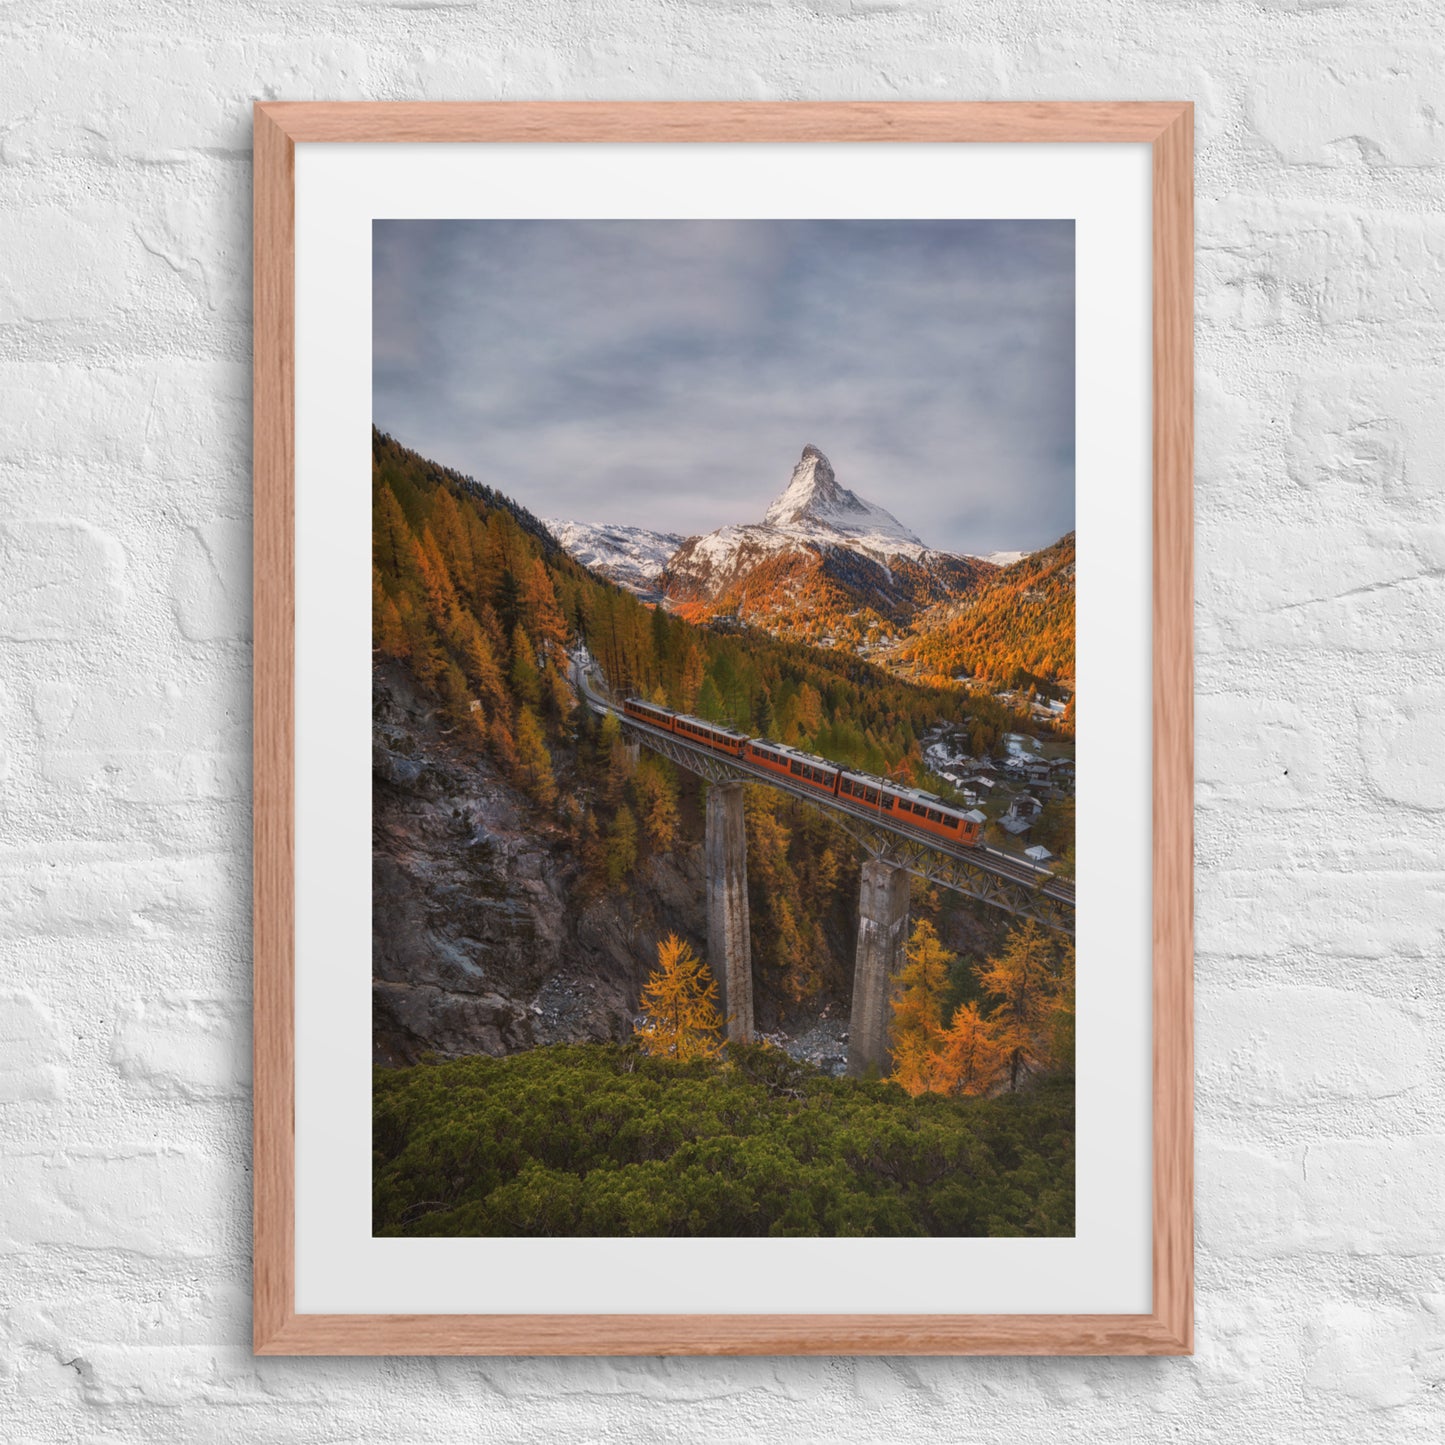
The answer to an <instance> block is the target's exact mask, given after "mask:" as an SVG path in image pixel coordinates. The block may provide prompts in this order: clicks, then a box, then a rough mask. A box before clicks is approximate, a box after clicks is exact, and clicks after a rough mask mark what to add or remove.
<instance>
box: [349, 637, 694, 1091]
mask: <svg viewBox="0 0 1445 1445" xmlns="http://www.w3.org/2000/svg"><path fill="white" fill-rule="evenodd" d="M372 707H373V730H372V736H373V756H372V771H373V789H372V800H373V801H372V841H373V856H374V863H373V873H372V974H373V994H372V1024H373V1052H374V1056H375V1059H376V1061H377V1062H379V1063H388V1064H401V1063H410V1062H413V1061H415V1060H416V1059H417V1058H419V1057H420V1056H421V1055H422V1054H424V1053H427V1052H434V1053H436V1054H439V1055H441V1056H443V1057H456V1056H459V1055H463V1054H473V1053H487V1054H507V1053H512V1052H515V1051H516V1050H519V1049H525V1048H531V1047H533V1046H534V1045H537V1044H545V1043H557V1042H567V1041H579V1040H589V1039H590V1040H601V1039H620V1038H625V1037H626V1036H628V1035H629V1034H630V1033H631V1031H632V1018H633V1015H634V1013H635V1012H636V1009H637V1000H638V994H639V991H640V989H641V985H642V983H643V981H644V980H645V979H646V977H647V973H648V971H649V969H650V968H651V967H652V964H653V961H654V960H655V959H656V956H657V942H658V939H659V938H660V937H662V936H664V935H665V934H667V933H668V932H670V931H674V930H675V931H677V932H679V933H682V934H683V935H684V936H686V937H688V938H689V939H690V941H691V942H692V943H693V944H694V946H696V947H699V948H701V946H702V944H703V940H704V937H705V934H706V914H705V905H704V895H703V864H702V850H701V848H700V847H698V846H696V845H693V846H684V847H682V848H680V849H679V850H678V851H676V852H674V853H672V854H668V855H665V856H663V857H660V858H652V859H649V860H648V861H647V862H646V863H645V864H644V865H643V866H642V867H641V869H640V870H639V875H638V877H637V879H636V880H635V882H634V886H633V887H632V888H631V889H630V890H629V891H627V892H626V893H617V894H609V895H607V896H604V897H602V898H599V899H596V900H594V901H592V902H590V903H587V904H585V905H583V906H580V907H579V906H577V905H576V903H575V890H574V885H575V883H576V878H577V864H576V862H575V860H574V859H573V857H572V855H571V852H570V850H569V846H568V843H567V839H566V836H565V834H563V832H562V831H561V830H560V829H559V828H557V827H556V826H555V825H554V824H552V823H551V822H550V821H549V820H547V819H545V818H543V817H541V816H540V815H539V814H538V813H537V811H536V809H535V808H534V807H533V805H532V804H531V803H530V802H529V800H528V799H527V798H525V797H524V796H523V795H522V794H520V793H518V792H516V791H515V790H514V789H512V788H511V787H510V786H508V784H507V783H506V782H505V781H503V780H502V779H501V778H500V777H499V776H498V774H497V773H496V771H495V769H494V768H493V767H492V766H491V764H490V763H489V762H488V761H487V760H486V759H485V758H483V757H480V756H479V755H477V754H476V753H474V752H472V751H470V750H467V749H464V748H463V747H462V746H460V745H459V744H458V743H457V742H456V741H455V740H454V739H453V738H452V737H451V736H450V734H449V729H448V726H447V725H446V723H445V722H444V721H443V720H442V719H440V718H439V717H438V716H437V714H436V712H435V711H434V709H433V707H432V705H431V703H430V702H429V701H428V700H427V699H425V698H424V697H423V696H421V695H420V694H419V693H418V691H417V689H416V688H415V686H414V684H413V682H412V680H411V677H410V675H409V674H408V673H407V672H406V670H405V668H404V667H401V666H400V665H397V664H386V665H379V666H378V667H377V668H376V669H375V670H374V673H373V691H372Z"/></svg>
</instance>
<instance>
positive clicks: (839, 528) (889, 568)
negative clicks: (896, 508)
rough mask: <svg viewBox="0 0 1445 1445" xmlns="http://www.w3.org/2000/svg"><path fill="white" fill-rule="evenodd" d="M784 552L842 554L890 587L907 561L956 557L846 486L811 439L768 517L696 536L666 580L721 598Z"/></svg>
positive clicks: (680, 594)
mask: <svg viewBox="0 0 1445 1445" xmlns="http://www.w3.org/2000/svg"><path fill="white" fill-rule="evenodd" d="M785 557H799V558H803V557H806V558H811V559H812V560H814V561H821V560H823V559H829V558H832V559H836V561H837V562H838V564H839V566H840V567H841V568H842V569H844V570H847V569H853V570H858V569H861V570H862V571H863V572H864V573H865V574H876V585H877V586H878V587H881V588H882V589H884V590H885V591H892V590H893V583H894V578H893V576H892V574H893V572H894V571H895V570H896V569H897V568H898V567H899V566H900V565H903V564H908V563H912V564H915V567H914V568H910V569H908V570H909V571H913V570H916V568H917V567H919V566H921V567H922V568H923V569H924V570H925V571H928V570H931V567H932V565H933V564H937V563H943V562H946V561H952V560H955V559H951V558H948V557H947V556H946V554H944V553H938V552H933V551H930V549H929V548H928V547H927V546H925V545H924V543H923V542H922V541H921V540H920V539H919V538H918V537H917V536H915V535H914V533H912V532H910V531H909V530H908V528H907V527H905V526H904V525H903V523H902V522H900V521H899V520H898V518H897V517H895V516H894V515H893V514H892V513H891V512H888V511H885V510H884V509H883V508H882V507H880V506H878V505H877V504H876V503H874V502H869V501H865V500H864V499H863V498H862V497H860V496H858V494H857V493H856V492H850V491H849V490H848V489H847V488H846V487H843V486H840V485H839V484H838V478H837V475H836V474H835V473H834V471H833V467H832V464H831V463H830V462H829V460H828V458H827V457H825V456H824V455H823V453H822V452H820V451H819V450H818V448H817V447H815V446H806V447H804V448H803V455H802V457H801V458H800V459H799V461H798V464H797V466H795V467H794V468H793V475H792V477H791V478H790V479H789V481H788V485H787V486H786V487H785V488H784V489H783V491H782V492H781V493H780V494H779V495H778V497H777V498H776V499H775V500H774V501H773V503H772V505H771V506H769V508H768V510H767V512H766V514H765V515H764V517H763V520H762V521H761V522H756V523H748V524H744V525H740V526H730V527H720V528H718V530H717V531H716V532H709V533H708V534H707V535H706V536H705V537H692V538H689V539H688V540H687V541H686V542H684V543H683V545H682V546H681V547H679V548H678V550H677V552H676V553H675V554H674V555H673V556H672V558H671V559H670V560H669V561H668V564H667V570H666V571H665V573H664V574H663V579H662V580H663V586H664V588H665V590H666V591H667V594H668V596H669V597H671V598H675V599H678V600H682V601H691V602H699V601H701V602H716V601H719V600H721V599H722V598H724V597H725V596H726V595H727V594H728V593H729V592H732V591H733V590H735V589H736V588H738V587H740V586H743V585H744V584H745V583H746V581H747V579H748V577H749V576H750V575H751V574H752V573H753V572H755V571H756V569H757V568H758V566H759V565H760V564H762V563H764V562H771V561H774V560H775V559H780V558H785ZM772 570H774V571H776V570H777V568H776V567H774V568H773V569H772ZM854 580H859V579H854ZM900 580H902V579H900ZM903 590H904V591H905V592H909V591H912V590H913V589H912V587H910V586H907V585H905V586H904V589H903Z"/></svg>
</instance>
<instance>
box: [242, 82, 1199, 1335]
mask: <svg viewBox="0 0 1445 1445" xmlns="http://www.w3.org/2000/svg"><path fill="white" fill-rule="evenodd" d="M599 141H606V142H613V143H617V142H647V143H656V142H679V143H697V142H747V143H750V144H768V143H777V142H790V143H797V142H876V143H889V142H920V141H922V142H936V143H941V144H950V145H952V144H968V143H981V142H987V143H1000V142H1006V143H1088V142H1092V143H1101V142H1103V143H1124V144H1134V145H1147V146H1149V147H1151V149H1152V181H1153V200H1152V216H1153V235H1152V255H1153V282H1152V285H1153V452H1152V457H1153V483H1152V488H1153V492H1152V494H1153V524H1152V525H1153V548H1154V555H1153V579H1154V592H1153V616H1152V629H1153V631H1152V655H1153V680H1152V688H1153V707H1152V726H1153V877H1152V887H1153V923H1152V930H1153V932H1152V937H1153V960H1152V975H1153V998H1152V1020H1153V1040H1152V1049H1153V1100H1152V1108H1153V1127H1152V1146H1153V1152H1152V1169H1153V1194H1152V1222H1153V1308H1152V1310H1151V1311H1150V1312H1148V1313H1141V1314H1121V1315H1106V1314H1100V1315H1044V1314H1039V1315H976V1314H959V1315H895V1314H887V1315H876V1314H875V1315H866V1314H858V1315H834V1314H828V1315H783V1314H764V1315H691V1314H677V1315H641V1314H614V1315H547V1314H522V1315H518V1314H508V1315H490V1314H473V1315H384V1314H381V1315H325V1314H301V1313H298V1312H297V1310H296V1307H295V1302H296V1259H295V1247H296V1236H295V1212H294V1211H295V1172H296V1171H295V1165H296V1161H295V1137H296V1136H295V1112H294V1111H295V1088H296V1076H295V1045H294V1028H295V972H294V969H295V943H294V921H295V913H294V909H295V871H294V863H295V818H294V798H295V795H294V727H295V699H294V679H293V668H294V656H295V653H294V646H295V635H294V629H295V542H294V533H293V517H294V501H295V465H296V450H295V434H296V430H295V429H296V399H295V378H296V371H295V296H294V276H295V269H294V268H295V148H296V146H297V145H298V144H310V143H322V142H324V143H354V142H371V143H375V142H388V143H407V142H449V143H457V142H467V143H477V144H486V143H494V142H550V143H557V142H569V143H577V142H599ZM254 387H255V393H254V445H255V450H254V468H255V563H254V568H255V571H254V580H255V685H254V729H255V733H254V749H255V777H254V789H255V793H254V800H255V801H254V847H255V864H254V937H255V975H254V1003H255V1114H254V1150H255V1153H254V1190H255V1193H254V1227H255V1256H254V1259H255V1274H254V1347H255V1350H256V1352H257V1353H258V1354H267V1355H285V1354H297V1355H303V1354H304V1355H331V1354H368V1355H384V1354H458V1355H463V1354H465V1355H525V1354H549V1355H550V1354H556V1355H564V1354H575V1355H589V1354H595V1355H663V1354H667V1355H681V1354H755V1355H767V1354H800V1355H801V1354H807V1355H824V1354H852V1355H867V1354H891V1355H914V1354H917V1355H926V1354H934V1355H973V1354H1079V1355H1085V1354H1138V1355H1150V1354H1159V1355H1168V1354H1188V1353H1190V1352H1191V1351H1192V1349H1193V1313H1194V1309H1193V1028H1192V1008H1193V1003H1192V968H1193V960H1192V938H1193V691H1192V689H1193V650H1192V648H1193V643H1192V606H1193V567H1192V553H1193V510H1192V509H1193V107H1192V106H1191V105H1190V104H1187V103H1175V102H1148V103H1134V102H1121V103H1078V104H1075V103H1068V104H1062V103H1061V104H1045V103H1020V104H1013V103H1007V104H1003V103H999V104H993V103H978V104H973V103H967V104H952V103H946V104H937V103H913V104H853V103H845V104H833V103H816V104H814V103H784V104H772V103H767V104H754V103H738V104H733V103H705V104H694V103H656V104H654V103H645V104H643V103H638V104H613V103H537V104H532V103H477V104H471V103H466V104H420V103H419V104H411V103H402V104H371V103H336V104H331V103H309V102H308V103H285V102H262V103H258V104H257V105H256V106H255V353H254Z"/></svg>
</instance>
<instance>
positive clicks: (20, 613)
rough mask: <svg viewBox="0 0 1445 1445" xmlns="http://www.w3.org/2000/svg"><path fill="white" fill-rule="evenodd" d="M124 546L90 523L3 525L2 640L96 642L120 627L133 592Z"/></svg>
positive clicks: (0, 550)
mask: <svg viewBox="0 0 1445 1445" xmlns="http://www.w3.org/2000/svg"><path fill="white" fill-rule="evenodd" d="M125 573H126V558H125V552H124V550H123V549H122V547H121V545H120V543H119V542H118V541H116V539H115V538H114V537H112V536H110V535H108V534H107V533H105V532H103V531H102V530H101V529H100V528H99V527H96V526H95V525H94V524H93V523H91V522H88V521H82V520H78V519H70V518H54V519H51V518H39V519H37V520H34V521H26V520H13V521H0V577H3V578H4V579H5V586H4V588H3V590H0V637H5V638H12V639H14V640H15V641H19V642H31V641H37V640H43V639H55V638H66V637H88V636H91V635H93V634H94V633H96V632H97V631H109V630H111V629H112V628H114V627H115V626H116V625H117V624H118V623H119V621H120V617H121V613H122V610H123V608H124V606H125V603H126V600H127V595H128V589H127V587H126V577H125Z"/></svg>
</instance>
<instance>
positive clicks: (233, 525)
mask: <svg viewBox="0 0 1445 1445" xmlns="http://www.w3.org/2000/svg"><path fill="white" fill-rule="evenodd" d="M171 598H172V602H173V605H174V607H175V613H176V622H177V624H178V625H179V627H180V629H181V631H182V633H184V634H185V636H187V637H189V638H191V639H192V640H193V641H197V642H204V641H213V640H216V639H225V638H249V637H250V635H251V626H250V623H251V616H250V613H251V608H250V601H251V528H250V524H249V523H247V522H241V521H233V520H230V519H217V520H216V521H213V522H205V523H202V524H201V525H200V526H197V527H191V528H189V529H188V530H187V531H186V533H185V535H184V536H183V537H182V538H181V543H180V546H179V547H178V548H177V549H176V556H175V561H174V563H173V565H172V569H171Z"/></svg>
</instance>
